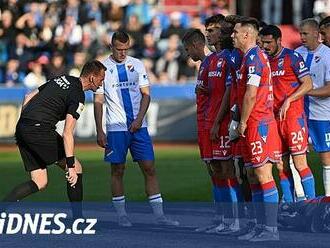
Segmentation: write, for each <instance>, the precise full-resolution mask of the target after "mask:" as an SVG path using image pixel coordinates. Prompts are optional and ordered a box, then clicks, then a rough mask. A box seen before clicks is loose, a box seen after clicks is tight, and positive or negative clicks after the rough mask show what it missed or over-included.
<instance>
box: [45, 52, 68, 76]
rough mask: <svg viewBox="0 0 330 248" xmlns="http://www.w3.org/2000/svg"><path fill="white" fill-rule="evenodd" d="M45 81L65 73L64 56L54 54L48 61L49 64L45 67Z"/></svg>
mask: <svg viewBox="0 0 330 248" xmlns="http://www.w3.org/2000/svg"><path fill="white" fill-rule="evenodd" d="M45 72H46V78H47V80H49V79H52V78H54V77H57V76H61V75H63V74H66V73H67V70H66V67H65V63H64V56H63V54H61V53H60V52H54V54H53V56H52V57H51V59H50V63H49V64H47V65H46V67H45Z"/></svg>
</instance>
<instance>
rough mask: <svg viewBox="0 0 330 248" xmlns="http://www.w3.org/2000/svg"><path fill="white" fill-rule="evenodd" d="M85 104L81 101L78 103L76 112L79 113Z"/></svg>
mask: <svg viewBox="0 0 330 248" xmlns="http://www.w3.org/2000/svg"><path fill="white" fill-rule="evenodd" d="M84 107H85V105H84V104H82V103H81V102H80V103H79V106H78V108H77V110H76V112H77V114H79V115H81V112H83V110H84Z"/></svg>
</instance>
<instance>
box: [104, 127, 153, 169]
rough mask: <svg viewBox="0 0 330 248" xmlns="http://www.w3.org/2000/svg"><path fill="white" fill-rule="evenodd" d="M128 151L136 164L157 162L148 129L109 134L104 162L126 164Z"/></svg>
mask: <svg viewBox="0 0 330 248" xmlns="http://www.w3.org/2000/svg"><path fill="white" fill-rule="evenodd" d="M128 149H129V150H130V153H131V155H132V158H133V161H134V162H138V161H149V160H155V156H154V149H153V146H152V141H151V138H150V136H149V133H148V130H147V128H146V127H145V128H140V129H139V130H137V131H136V132H134V133H132V132H129V131H110V132H107V147H106V149H105V154H104V161H106V162H109V163H112V164H124V163H126V157H127V152H128Z"/></svg>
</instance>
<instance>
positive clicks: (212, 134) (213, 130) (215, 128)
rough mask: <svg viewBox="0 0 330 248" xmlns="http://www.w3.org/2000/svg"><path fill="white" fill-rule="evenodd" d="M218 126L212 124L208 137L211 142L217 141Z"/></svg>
mask: <svg viewBox="0 0 330 248" xmlns="http://www.w3.org/2000/svg"><path fill="white" fill-rule="evenodd" d="M218 133H219V125H218V124H214V125H213V126H212V128H211V131H210V137H211V140H212V141H217V140H218V139H219V134H218Z"/></svg>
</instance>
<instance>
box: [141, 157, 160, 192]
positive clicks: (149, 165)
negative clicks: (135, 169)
mask: <svg viewBox="0 0 330 248" xmlns="http://www.w3.org/2000/svg"><path fill="white" fill-rule="evenodd" d="M139 166H140V168H141V171H142V173H143V176H144V183H145V190H146V194H147V196H152V195H156V194H159V193H160V190H159V184H158V179H157V175H156V168H155V165H154V161H139Z"/></svg>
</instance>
